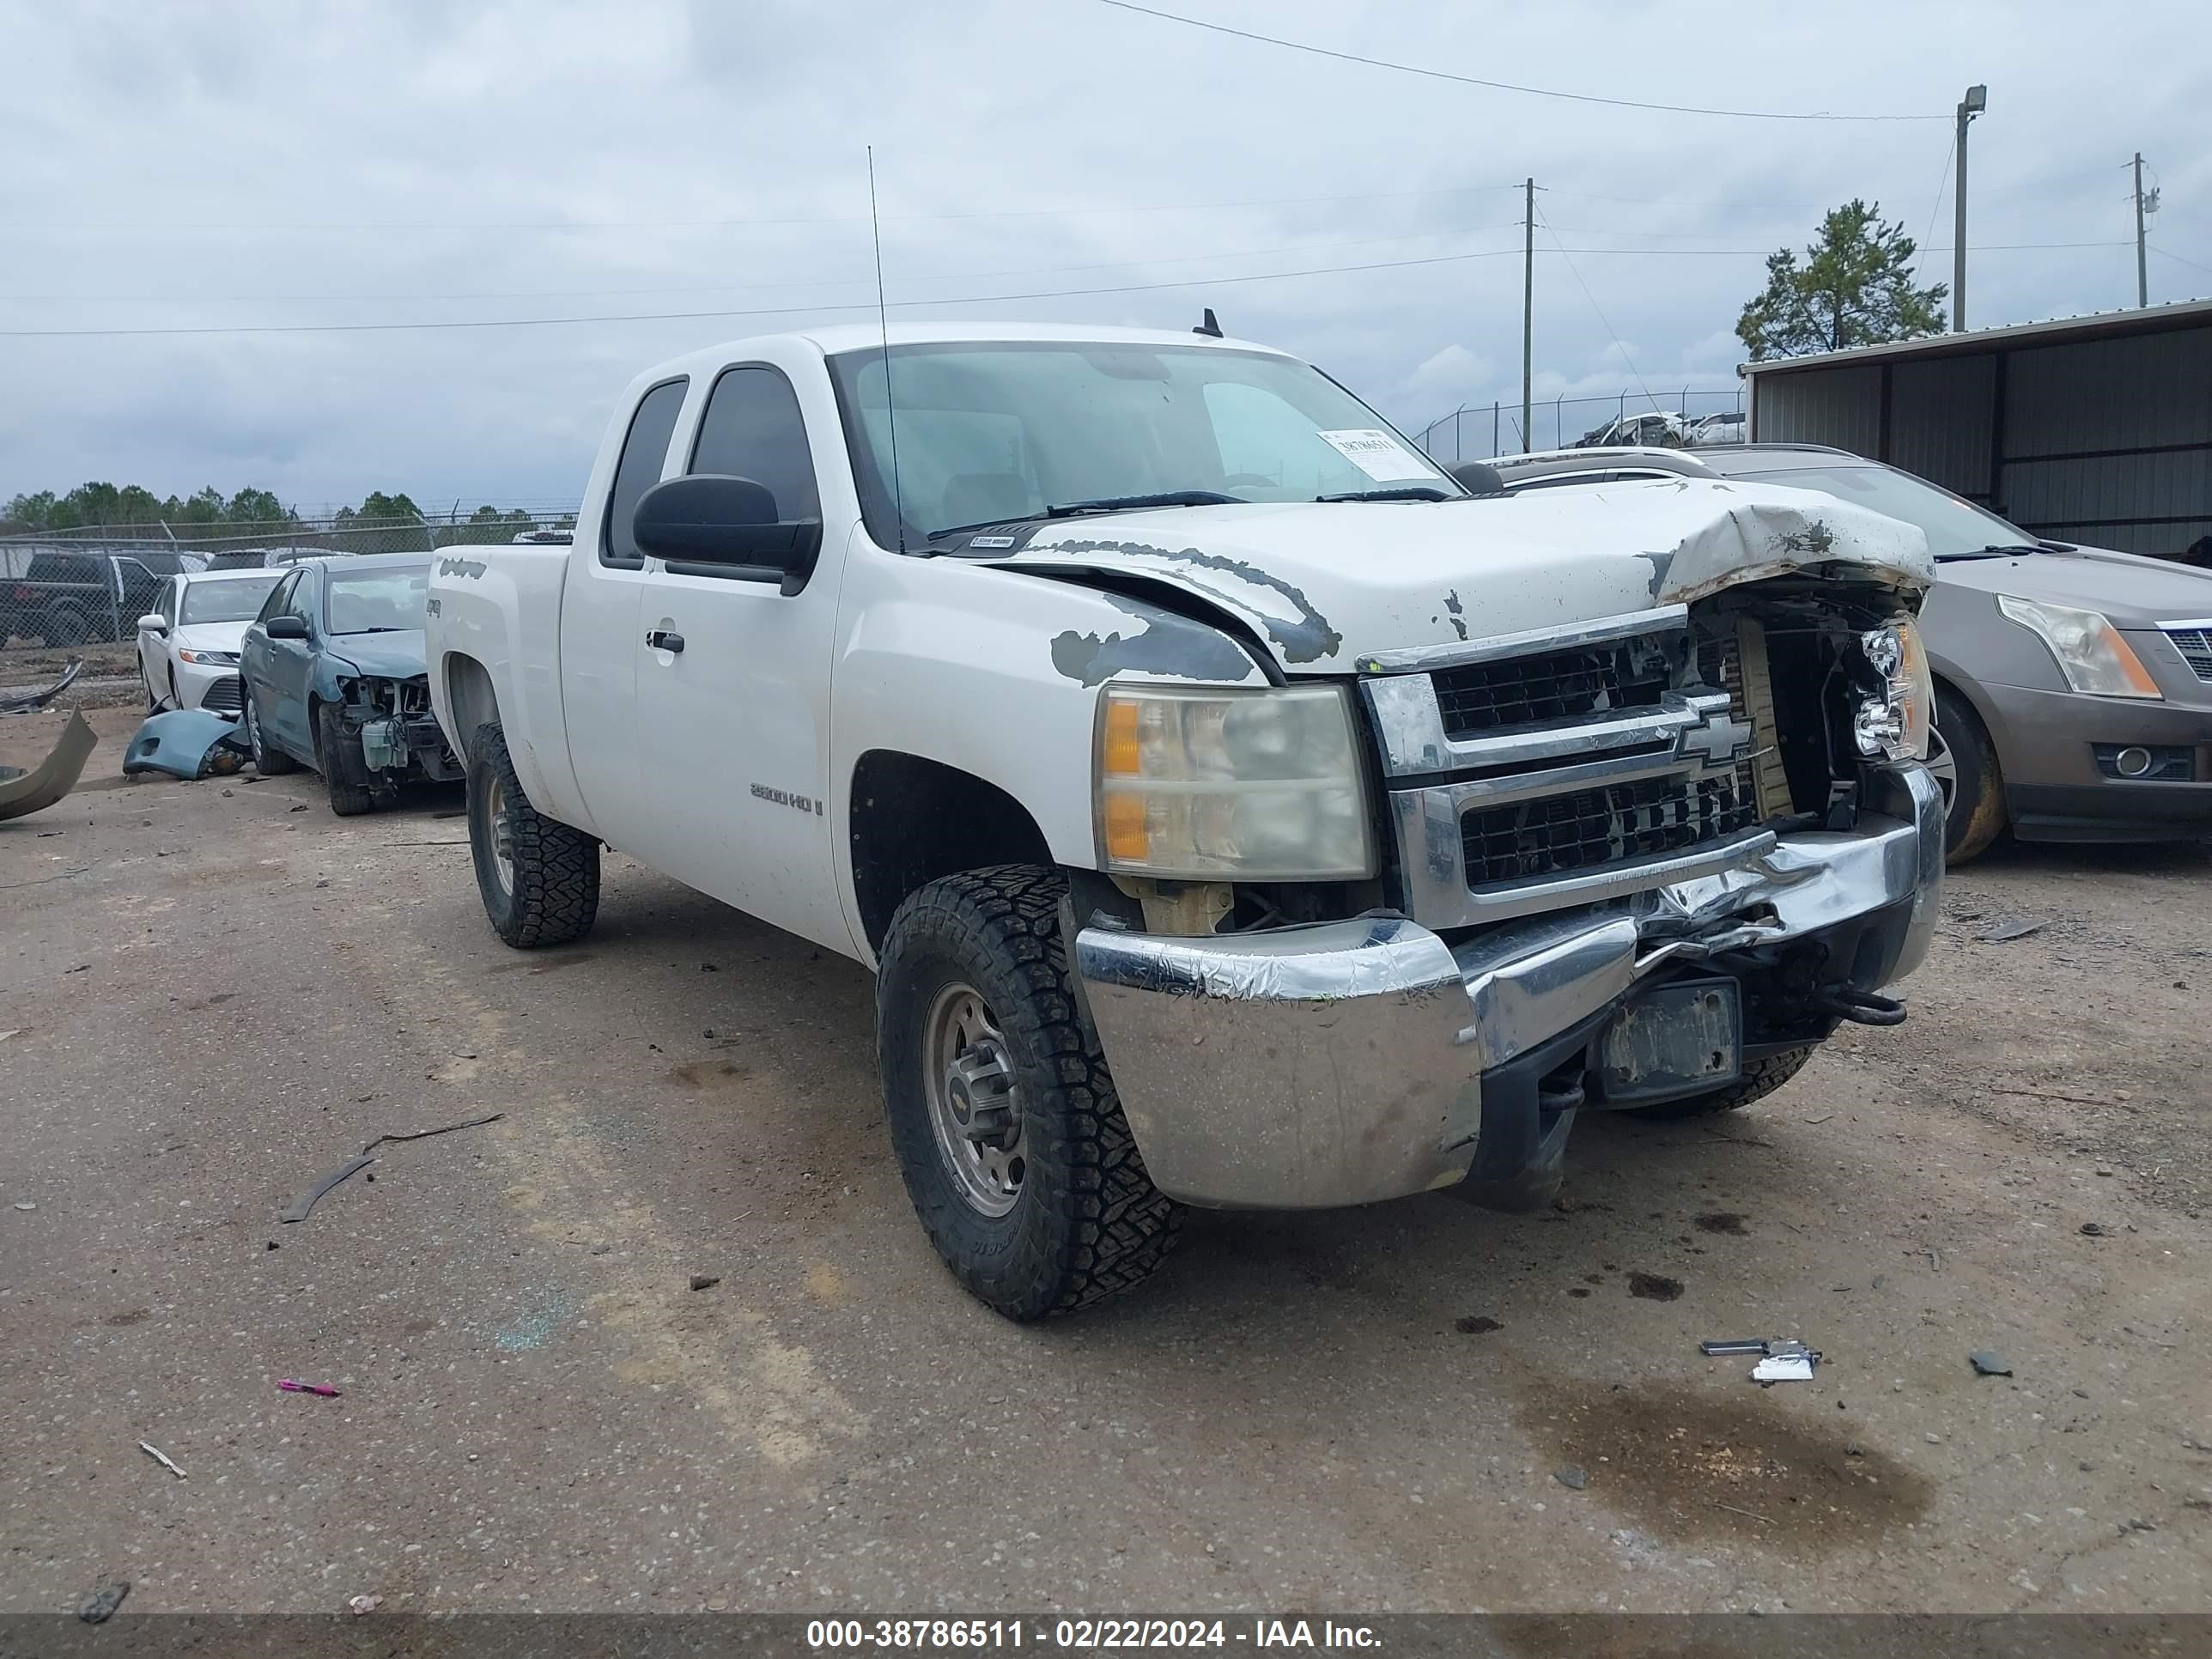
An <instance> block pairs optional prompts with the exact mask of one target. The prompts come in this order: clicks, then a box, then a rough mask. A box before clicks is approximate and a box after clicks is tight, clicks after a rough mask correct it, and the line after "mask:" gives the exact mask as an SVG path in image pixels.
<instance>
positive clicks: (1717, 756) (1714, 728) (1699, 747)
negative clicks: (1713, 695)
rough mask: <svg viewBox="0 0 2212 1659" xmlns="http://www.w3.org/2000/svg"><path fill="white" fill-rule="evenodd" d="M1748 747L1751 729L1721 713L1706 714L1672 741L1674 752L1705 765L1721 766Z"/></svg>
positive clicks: (1731, 715) (1732, 716)
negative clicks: (1698, 758)
mask: <svg viewBox="0 0 2212 1659" xmlns="http://www.w3.org/2000/svg"><path fill="white" fill-rule="evenodd" d="M1750 746H1751V727H1749V726H1747V725H1745V724H1744V723H1743V722H1742V721H1741V720H1737V719H1736V718H1735V715H1733V714H1728V713H1727V712H1725V711H1723V712H1722V713H1720V714H1708V715H1706V716H1705V719H1704V720H1701V721H1700V722H1699V723H1698V724H1697V725H1695V726H1691V727H1690V728H1689V729H1688V730H1686V731H1685V732H1683V733H1682V735H1681V736H1680V738H1678V739H1677V740H1676V750H1675V752H1676V753H1678V754H1680V755H1681V756H1683V757H1689V756H1692V755H1699V756H1702V757H1704V758H1705V764H1706V765H1707V766H1724V765H1726V764H1727V763H1729V761H1731V760H1733V759H1734V758H1735V756H1736V754H1737V753H1738V751H1739V750H1744V749H1747V748H1749V747H1750Z"/></svg>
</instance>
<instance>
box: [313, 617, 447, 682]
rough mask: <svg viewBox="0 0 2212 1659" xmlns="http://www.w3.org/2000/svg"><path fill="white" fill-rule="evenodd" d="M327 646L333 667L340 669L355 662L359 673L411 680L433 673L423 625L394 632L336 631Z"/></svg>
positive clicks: (341, 670)
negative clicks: (423, 640) (423, 635)
mask: <svg viewBox="0 0 2212 1659" xmlns="http://www.w3.org/2000/svg"><path fill="white" fill-rule="evenodd" d="M325 650H327V651H328V653H330V656H331V659H332V662H331V666H333V667H338V668H339V671H340V672H343V668H342V667H340V666H339V665H341V664H344V663H351V664H352V665H353V666H354V670H355V671H356V672H357V673H361V674H368V675H374V676H375V677H376V678H378V679H384V680H411V679H413V678H415V677H416V675H417V674H427V673H428V672H429V671H430V669H429V659H428V657H427V656H425V655H424V653H423V645H422V629H419V628H410V629H405V630H404V631H401V632H398V633H392V634H333V635H331V637H330V642H329V644H328V645H327V646H326V647H325Z"/></svg>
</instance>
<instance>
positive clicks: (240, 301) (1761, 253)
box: [0, 220, 2130, 335]
mask: <svg viewBox="0 0 2212 1659" xmlns="http://www.w3.org/2000/svg"><path fill="white" fill-rule="evenodd" d="M1506 228H1516V229H1517V228H1519V221H1517V220H1510V221H1501V222H1498V223H1497V224H1491V225H1467V226H1462V227H1461V228H1457V229H1454V230H1438V231H1418V232H1414V233H1412V234H1407V235H1405V236H1375V237H1367V238H1364V239H1361V240H1357V241H1349V242H1291V243H1285V244H1283V245H1281V246H1276V247H1266V248H1232V249H1225V250H1223V251H1221V252H1215V253H1164V254H1160V255H1158V256H1156V257H1154V258H1146V259H1121V260H1115V261H1113V262H1111V263H1109V264H1095V265H1039V266H1030V267H1029V268H1027V269H1024V270H968V271H939V272H936V273H933V274H931V275H927V276H906V277H903V278H902V281H905V282H908V283H925V282H927V283H939V282H943V283H950V282H969V281H980V280H984V279H987V278H991V277H997V276H1058V275H1060V274H1063V273H1070V274H1072V273H1074V272H1079V271H1085V270H1132V269H1135V268H1137V267H1139V266H1146V265H1163V264H1170V265H1171V264H1190V263H1194V262H1197V261H1200V260H1206V259H1236V258H1258V257H1260V256H1261V255H1265V254H1269V253H1296V252H1321V251H1324V250H1327V249H1329V248H1342V247H1376V246H1383V245H1385V244H1389V243H1392V242H1419V241H1429V240H1434V239H1435V238H1437V237H1441V236H1463V235H1472V234H1474V233H1475V232H1477V231H1483V230H1499V229H1506ZM1545 228H1547V230H1553V232H1554V235H1553V241H1554V243H1556V242H1557V240H1558V237H1557V234H1556V232H1557V231H1559V230H1571V229H1575V228H1576V227H1572V226H1566V225H1561V226H1558V227H1553V225H1551V224H1550V222H1548V221H1547V222H1546V226H1545ZM1582 229H1583V232H1584V233H1585V234H1597V235H1620V236H1636V235H1643V234H1647V233H1644V232H1641V231H1599V230H1595V229H1594V228H1591V227H1582ZM1650 234H1660V233H1656V232H1655V233H1650ZM2126 246H2130V243H2129V242H2127V241H2126V240H2118V239H2115V240H2106V241H2100V242H1978V243H1976V244H1975V245H1974V252H1977V253H2029V252H2059V251H2062V250H2065V249H2069V248H2091V247H2126ZM1550 251H1556V252H1560V253H1563V254H1566V253H1579V254H1583V255H1585V256H1594V255H1604V254H1621V253H1626V254H1634V255H1637V256H1638V257H1647V256H1648V257H1652V258H1672V257H1675V256H1681V257H1686V258H1730V259H1742V258H1765V256H1766V255H1767V254H1769V253H1771V252H1774V250H1773V249H1772V248H1770V247H1573V248H1570V247H1558V248H1556V249H1555V250H1550ZM1919 251H1920V252H1924V253H1948V252H1950V251H1951V250H1950V249H1949V248H1948V247H1946V246H1937V247H1927V248H1922V249H1920V250H1919ZM1511 252H1516V250H1515V249H1512V248H1490V249H1482V250H1477V251H1474V252H1468V253H1456V254H1450V255H1446V256H1443V258H1453V259H1472V258H1493V257H1497V256H1498V255H1501V254H1505V253H1511ZM1537 252H1540V253H1541V252H1547V250H1545V249H1542V248H1539V249H1538V250H1537ZM1434 263H1437V261H1435V260H1429V259H1404V260H1395V261H1389V262H1385V263H1383V264H1373V265H1353V266H1346V267H1343V268H1344V269H1347V270H1393V269H1395V268H1396V267H1397V266H1400V265H1409V264H1434ZM1322 274H1323V273H1322V272H1318V271H1316V272H1311V273H1309V272H1304V271H1274V272H1263V273H1256V274H1246V275H1238V274H1232V275H1229V276H1218V277H1193V278H1191V279H1190V282H1191V283H1207V282H1224V283H1236V282H1259V281H1264V280H1267V278H1268V277H1269V276H1305V275H1316V276H1318V275H1322ZM870 281H871V279H870V278H868V277H865V276H833V277H821V278H813V277H807V278H798V277H794V278H793V279H791V280H790V281H787V282H780V283H690V284H685V285H682V286H678V287H673V288H629V289H625V288H579V289H513V290H507V291H495V290H486V291H482V292H471V293H461V294H397V295H392V294H228V295H224V294H11V295H0V301H4V302H6V303H10V304H27V303H31V302H33V301H44V302H51V303H69V304H97V305H276V304H289V303H296V302H308V301H325V300H370V301H375V300H398V301H425V300H437V301H447V300H574V299H585V298H589V297H591V296H592V295H609V296H614V297H619V296H623V295H654V294H731V293H750V292H754V291H763V290H764V291H768V292H771V293H772V292H775V290H777V289H794V288H796V289H811V288H859V287H862V286H866V284H867V283H869V282H870ZM1183 285H1184V284H1181V283H1154V284H1149V285H1148V286H1152V287H1179V286H1183ZM1140 286H1146V285H1140ZM1076 291H1077V292H1082V293H1093V292H1095V293H1120V292H1127V291H1129V290H1126V289H1079V290H1076ZM1023 297H1024V296H1023V295H964V296H960V297H957V298H945V299H917V300H894V301H892V302H891V303H892V304H894V305H904V306H917V305H962V304H967V303H969V301H971V300H977V299H981V300H988V299H992V298H1002V299H1020V298H1023ZM803 308H804V307H769V308H768V309H767V310H764V311H762V312H758V313H745V312H723V313H714V312H704V313H682V314H686V315H690V314H696V315H702V316H714V315H722V316H732V317H735V316H745V315H763V316H764V315H767V314H769V311H775V310H797V309H803ZM824 308H827V307H824ZM524 320H531V319H524ZM546 320H556V321H557V320H559V319H546ZM579 320H590V319H579ZM330 326H332V327H337V326H340V325H336V324H333V325H330ZM411 326H419V327H426V328H427V327H443V326H448V325H443V324H419V325H411ZM450 326H460V325H459V324H454V325H450ZM7 332H9V331H5V330H0V335H4V334H6V333H7ZM26 332H33V333H35V332H39V331H35V330H31V331H26V330H17V331H15V333H17V334H22V333H26ZM58 332H65V331H58ZM154 332H160V331H158V330H157V331H154Z"/></svg>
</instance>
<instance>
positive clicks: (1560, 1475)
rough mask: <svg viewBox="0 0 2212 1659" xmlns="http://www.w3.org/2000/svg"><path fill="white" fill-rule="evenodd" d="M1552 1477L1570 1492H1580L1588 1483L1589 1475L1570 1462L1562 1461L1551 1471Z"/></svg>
mask: <svg viewBox="0 0 2212 1659" xmlns="http://www.w3.org/2000/svg"><path fill="white" fill-rule="evenodd" d="M1552 1479H1553V1480H1556V1481H1558V1482H1559V1484H1560V1485H1561V1486H1565V1487H1566V1488H1567V1490H1568V1491H1570V1492H1580V1491H1582V1490H1583V1488H1584V1487H1585V1486H1589V1474H1588V1473H1587V1472H1586V1471H1584V1470H1583V1469H1582V1468H1578V1467H1577V1465H1575V1464H1572V1463H1562V1464H1560V1465H1559V1468H1556V1469H1553V1471H1552Z"/></svg>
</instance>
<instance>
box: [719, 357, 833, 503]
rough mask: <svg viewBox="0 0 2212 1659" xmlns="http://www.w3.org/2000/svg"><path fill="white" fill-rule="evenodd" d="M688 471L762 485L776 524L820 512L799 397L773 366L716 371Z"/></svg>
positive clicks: (812, 458)
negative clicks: (771, 500) (771, 502)
mask: <svg viewBox="0 0 2212 1659" xmlns="http://www.w3.org/2000/svg"><path fill="white" fill-rule="evenodd" d="M690 471H694V472H724V473H732V474H735V475H736V476H737V477H741V478H750V479H751V480H752V481H753V482H754V483H759V484H765V485H766V486H767V487H768V491H769V494H770V495H774V496H775V516H776V518H777V520H778V521H779V522H781V523H784V524H789V523H791V522H793V520H799V519H818V518H820V517H821V516H822V498H821V495H820V494H819V493H818V492H817V489H816V488H815V483H814V457H813V455H812V453H811V452H810V451H809V450H808V448H807V447H806V422H805V420H804V419H803V418H802V417H801V416H800V415H799V398H798V396H797V394H796V393H794V392H793V391H792V389H791V382H790V381H788V380H785V379H784V378H783V376H782V375H781V374H779V373H778V372H777V371H776V370H775V369H773V368H728V369H724V370H723V371H722V374H721V377H720V379H719V380H716V381H715V382H714V391H713V392H710V393H708V398H707V412H706V413H705V414H704V415H702V416H700V419H699V437H698V441H696V443H694V444H693V445H692V447H691V466H690Z"/></svg>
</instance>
